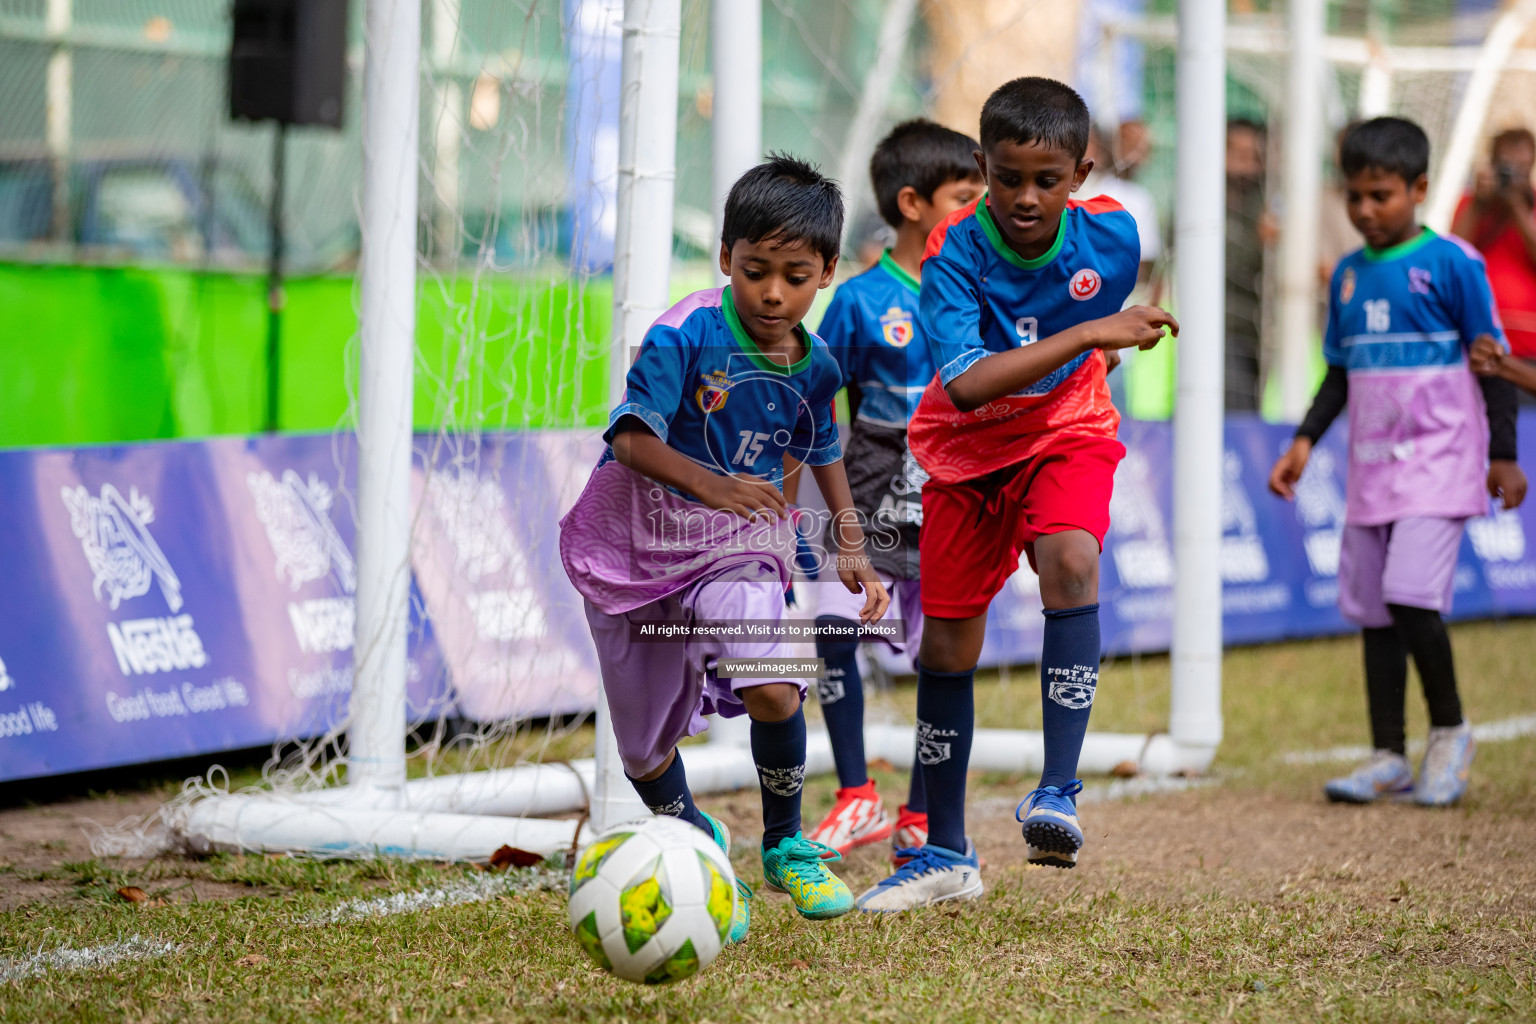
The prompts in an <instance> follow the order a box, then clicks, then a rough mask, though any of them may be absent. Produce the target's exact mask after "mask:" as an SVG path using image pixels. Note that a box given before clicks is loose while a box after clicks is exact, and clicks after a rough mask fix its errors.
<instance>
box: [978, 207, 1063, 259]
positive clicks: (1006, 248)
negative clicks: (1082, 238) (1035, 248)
mask: <svg viewBox="0 0 1536 1024" xmlns="http://www.w3.org/2000/svg"><path fill="white" fill-rule="evenodd" d="M990 196H991V193H990V192H989V193H987V195H984V196H982V197H981V202H979V203H977V204H976V219H977V220H978V221H980V222H981V230H982V232H983V233H984V234H986V236H987V241H989V242H991V243H992V248H994V249H996V250H997V253H998V255H999V256H1001V257H1002V258H1003V259H1005V260H1007V261H1008V262H1009V263H1012V264H1013V265H1014V266H1016V267H1018V268H1019V269H1020V270H1039V269H1040V268H1041V267H1043V266H1045V265H1046V264H1047V263H1049V262H1051V261H1052V260H1054V259H1055V258H1056V257H1057V256H1058V255H1059V254H1060V253H1061V247H1062V246H1063V245H1065V244H1066V243H1067V213H1068V210H1062V211H1061V220H1060V221H1059V222H1058V223H1057V225H1056V241H1054V242H1052V243H1051V247H1050V248H1049V249H1047V250H1046V251H1045V253H1044V255H1041V256H1036V257H1035V258H1034V259H1032V260H1027V259H1025V258H1024V257H1023V256H1020V255H1019V254H1018V253H1017V252H1014V250H1013V247H1012V246H1010V245H1009V244H1008V241H1007V239H1005V238H1004V237H1003V230H1002V228H1000V227H998V226H997V221H996V220H994V219H993V218H992V210H991V208H990V207H989V206H988V205H987V201H988V198H989V197H990Z"/></svg>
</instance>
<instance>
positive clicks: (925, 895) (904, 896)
mask: <svg viewBox="0 0 1536 1024" xmlns="http://www.w3.org/2000/svg"><path fill="white" fill-rule="evenodd" d="M897 856H898V857H903V858H905V859H904V861H903V862H902V865H901V867H899V868H897V869H896V872H895V873H894V874H893V875H891V877H889V878H887V879H886V880H885V881H883V882H881V883H879V884H878V885H876V886H875V887H874V888H872V889H869V890H868V891H867V892H865V893H864V895H862V896H860V897H859V909H860V910H862V911H864V912H865V913H866V914H891V913H897V912H899V911H903V910H917V909H918V908H919V907H930V906H932V905H933V904H935V903H948V902H950V901H952V900H974V899H978V898H980V896H981V894H982V892H983V891H984V886H983V885H982V882H981V861H980V860H979V859H978V858H977V856H976V846H975V844H974V843H972V842H971V841H970V840H969V839H967V840H966V841H965V852H964V853H956V852H955V851H954V850H946V849H943V848H942V847H938V846H934V845H932V844H931V843H930V844H928V845H927V846H921V847H917V848H908V849H905V850H901V851H899V852H898V853H897Z"/></svg>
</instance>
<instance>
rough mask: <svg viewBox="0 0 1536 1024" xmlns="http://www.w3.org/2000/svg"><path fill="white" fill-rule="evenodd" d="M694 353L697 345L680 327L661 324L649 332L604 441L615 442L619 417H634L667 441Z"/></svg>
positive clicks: (610, 418)
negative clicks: (692, 343)
mask: <svg viewBox="0 0 1536 1024" xmlns="http://www.w3.org/2000/svg"><path fill="white" fill-rule="evenodd" d="M693 356H694V349H693V346H692V345H690V344H689V341H688V338H687V336H686V335H684V334H683V332H682V331H680V330H678V329H677V328H675V327H663V326H660V325H658V326H655V327H652V328H651V329H650V330H649V331H648V332H646V335H645V341H644V342H642V343H641V345H640V355H639V356H638V357H636V359H635V361H634V363H633V365H631V366H630V368H629V373H628V374H627V375H626V376H625V378H624V397H623V399H622V400H621V401H620V402H619V406H618V408H616V409H614V410H613V412H612V414H610V415H609V417H608V430H607V432H606V433H604V434H603V440H604V441H608V442H610V443H611V442H612V441H613V433H614V427H616V426H617V425H618V423H619V420H621V419H623V418H624V417H625V416H633V417H635V418H636V419H638V420H639V421H640V422H641V423H644V424H645V425H646V427H648V428H649V429H650V431H651V433H653V434H655V435H656V436H657V437H659V438H661V439H662V440H663V441H665V440H666V439H667V429H668V428H669V427H670V426H671V424H672V418H673V417H674V416H676V415H677V407H678V405H679V404H680V403H681V402H682V399H683V381H685V380H687V379H688V376H689V375H688V366H689V364H690V363H691V362H692V360H693Z"/></svg>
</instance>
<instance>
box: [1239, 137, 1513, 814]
mask: <svg viewBox="0 0 1536 1024" xmlns="http://www.w3.org/2000/svg"><path fill="white" fill-rule="evenodd" d="M1339 163H1340V167H1341V168H1342V170H1343V171H1344V174H1345V177H1346V190H1347V201H1348V208H1349V219H1350V221H1351V222H1353V224H1354V225H1355V228H1356V230H1358V231H1359V232H1360V234H1361V235H1362V236H1364V238H1365V246H1366V247H1365V248H1364V249H1361V250H1359V251H1357V252H1354V253H1351V254H1350V255H1348V256H1346V257H1344V259H1342V260H1341V261H1339V265H1338V267H1337V268H1336V269H1335V270H1334V273H1333V282H1332V284H1331V285H1330V286H1329V290H1328V325H1327V330H1326V334H1325V337H1324V341H1323V354H1324V355H1325V356H1326V357H1327V360H1328V374H1327V376H1326V377H1325V378H1324V380H1323V384H1322V386H1321V388H1319V390H1318V393H1317V397H1316V398H1314V399H1313V401H1312V408H1311V409H1310V410H1309V411H1308V413H1307V416H1306V419H1305V420H1303V421H1302V424H1301V426H1300V427H1298V428H1297V430H1296V438H1295V440H1294V441H1292V443H1291V447H1290V448H1289V449H1288V450H1287V451H1286V452H1285V454H1284V455H1282V456H1281V457H1280V459H1279V460H1278V461H1277V462H1276V463H1275V466H1274V469H1273V470H1272V471H1271V472H1270V478H1269V486H1270V488H1271V489H1272V490H1273V491H1274V492H1275V493H1276V494H1279V495H1281V496H1282V497H1285V498H1288V499H1289V498H1294V496H1295V490H1294V488H1295V484H1296V481H1297V480H1299V479H1300V478H1301V473H1302V471H1303V470H1304V469H1305V468H1306V465H1307V459H1308V456H1309V455H1310V454H1311V451H1312V446H1313V445H1314V444H1316V443H1317V440H1318V438H1320V437H1322V435H1323V432H1324V431H1326V430H1327V429H1328V425H1329V424H1330V423H1332V422H1333V420H1334V418H1335V417H1337V416H1338V414H1339V412H1340V411H1341V410H1342V409H1343V408H1344V405H1345V403H1346V400H1347V402H1348V405H1349V476H1348V481H1347V484H1346V498H1345V501H1346V506H1345V518H1344V535H1343V538H1342V540H1341V547H1340V551H1339V610H1340V611H1341V612H1343V613H1344V616H1345V618H1348V619H1350V620H1351V621H1353V622H1357V623H1359V624H1360V626H1361V627H1362V629H1363V631H1364V639H1365V686H1366V697H1367V702H1368V704H1369V708H1370V718H1371V733H1372V739H1373V743H1374V746H1375V748H1376V751H1375V753H1374V755H1373V756H1372V757H1371V759H1370V761H1368V762H1367V763H1366V764H1364V765H1362V766H1361V767H1359V768H1358V769H1356V770H1355V771H1354V772H1352V773H1351V774H1349V775H1347V776H1344V777H1342V778H1338V779H1334V780H1332V781H1331V782H1329V783H1328V784H1327V786H1326V787H1325V792H1326V793H1327V796H1328V798H1329V799H1330V800H1335V801H1344V802H1349V803H1369V802H1371V801H1374V800H1377V799H1380V798H1382V797H1391V798H1410V797H1411V798H1412V799H1413V800H1415V801H1417V802H1418V803H1420V804H1424V805H1429V806H1444V805H1447V804H1453V803H1455V802H1456V801H1457V800H1460V799H1461V797H1462V795H1463V794H1464V793H1465V792H1466V789H1467V773H1468V771H1469V769H1470V768H1471V765H1472V754H1473V743H1472V729H1471V727H1470V726H1469V725H1468V724H1467V722H1466V719H1465V718H1464V717H1463V715H1462V710H1461V699H1460V697H1459V695H1458V694H1457V691H1456V673H1455V668H1454V666H1453V664H1452V660H1451V641H1450V637H1449V636H1448V635H1447V633H1446V630H1445V620H1444V619H1443V618H1442V617H1441V616H1442V614H1443V613H1445V612H1448V611H1450V608H1451V595H1452V589H1453V583H1454V578H1455V573H1456V555H1457V552H1458V551H1459V550H1460V548H1461V535H1462V530H1463V528H1464V527H1465V525H1466V521H1467V519H1468V518H1470V517H1472V516H1477V515H1482V514H1483V513H1485V512H1487V511H1488V495H1490V494H1492V495H1495V496H1498V495H1502V496H1503V499H1504V507H1505V508H1513V507H1515V506H1516V505H1518V504H1519V503H1520V502H1521V500H1522V499H1523V498H1524V496H1525V486H1526V485H1525V477H1524V475H1523V474H1522V473H1521V472H1520V468H1519V466H1518V465H1516V464H1515V461H1514V459H1515V455H1516V451H1515V399H1514V392H1513V390H1512V389H1511V388H1510V386H1509V384H1508V383H1506V382H1505V381H1502V380H1498V379H1491V378H1490V379H1483V380H1482V381H1481V382H1479V381H1478V379H1477V378H1474V377H1473V376H1472V374H1471V373H1469V372H1468V360H1467V350H1468V348H1469V347H1470V346H1472V345H1473V344H1474V342H1478V343H1480V345H1483V346H1486V345H1489V344H1492V345H1501V344H1502V341H1503V331H1502V329H1501V328H1500V326H1499V319H1498V313H1497V312H1496V311H1495V309H1494V304H1493V295H1492V293H1491V291H1490V290H1489V287H1488V278H1487V275H1486V274H1485V272H1484V269H1483V261H1482V257H1481V256H1479V255H1478V254H1477V252H1476V250H1474V249H1473V248H1472V247H1471V246H1469V245H1467V244H1466V243H1465V242H1462V241H1460V240H1459V239H1455V238H1450V237H1441V236H1440V235H1437V234H1435V233H1434V232H1433V231H1431V230H1429V229H1428V228H1425V227H1420V226H1419V223H1418V219H1417V209H1416V208H1417V206H1418V204H1419V203H1421V202H1423V200H1424V196H1425V194H1426V192H1427V191H1428V189H1429V179H1428V177H1427V172H1428V168H1429V139H1428V138H1427V137H1426V136H1425V134H1424V132H1423V130H1421V129H1420V128H1419V126H1418V125H1416V124H1414V123H1413V122H1412V121H1406V120H1403V119H1402V118H1396V117H1378V118H1375V119H1374V120H1371V121H1366V122H1364V123H1362V124H1359V125H1356V126H1354V127H1353V128H1351V129H1350V130H1349V132H1348V134H1346V135H1345V137H1344V141H1343V144H1342V146H1341V149H1340V158H1339ZM1409 654H1412V655H1413V660H1414V664H1416V665H1417V666H1418V669H1419V681H1420V683H1421V684H1422V685H1423V689H1424V699H1425V702H1426V703H1427V704H1428V705H1429V721H1430V730H1429V746H1428V747H1427V749H1426V750H1425V752H1424V762H1423V765H1422V766H1421V768H1420V770H1419V776H1418V779H1417V781H1415V779H1414V775H1413V769H1412V768H1411V767H1410V766H1409V764H1408V760H1407V758H1406V757H1405V756H1404V735H1403V733H1404V724H1403V703H1404V700H1405V698H1406V694H1407V682H1408V656H1409Z"/></svg>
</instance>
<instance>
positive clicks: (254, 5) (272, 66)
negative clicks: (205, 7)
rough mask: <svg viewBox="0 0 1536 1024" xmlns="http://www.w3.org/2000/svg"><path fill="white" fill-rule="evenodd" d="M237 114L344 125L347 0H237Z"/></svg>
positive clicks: (233, 69)
mask: <svg viewBox="0 0 1536 1024" xmlns="http://www.w3.org/2000/svg"><path fill="white" fill-rule="evenodd" d="M234 22H235V25H234V28H235V31H234V40H233V42H232V43H231V44H230V49H229V116H230V117H234V118H241V119H244V120H247V121H280V122H282V123H283V124H312V125H325V126H327V127H330V128H340V127H341V112H342V107H343V103H342V95H343V89H344V88H345V86H346V81H347V0H235V9H234Z"/></svg>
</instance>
